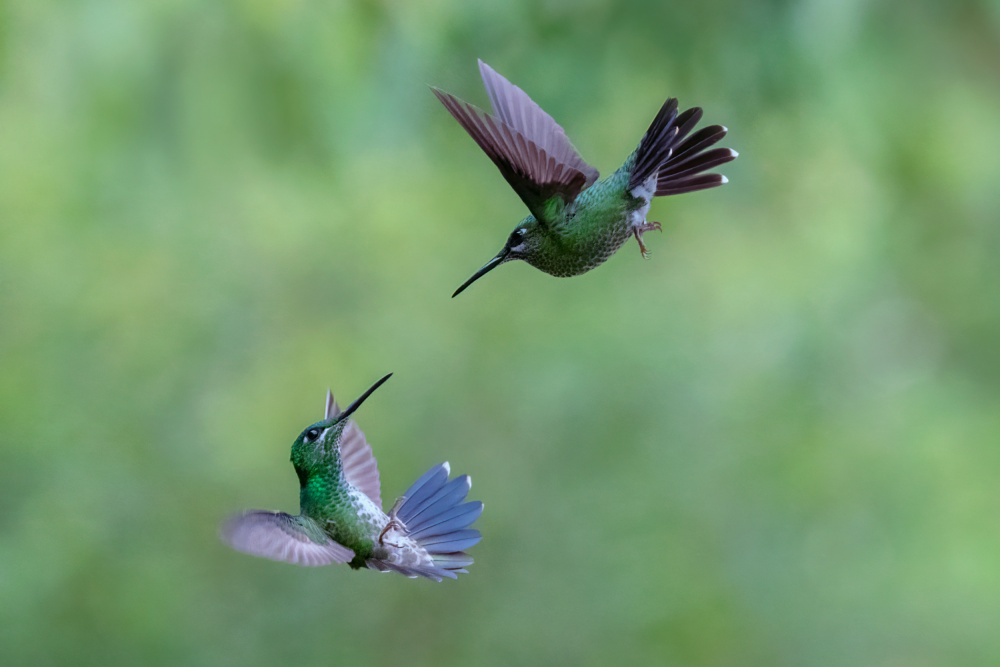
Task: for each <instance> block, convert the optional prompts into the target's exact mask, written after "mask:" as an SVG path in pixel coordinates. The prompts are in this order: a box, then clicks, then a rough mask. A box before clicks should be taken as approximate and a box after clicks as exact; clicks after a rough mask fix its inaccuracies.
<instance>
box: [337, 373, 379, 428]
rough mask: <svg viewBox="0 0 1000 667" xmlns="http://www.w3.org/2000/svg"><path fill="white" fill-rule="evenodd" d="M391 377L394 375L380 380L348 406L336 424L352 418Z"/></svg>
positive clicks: (338, 416)
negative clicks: (366, 400) (367, 399)
mask: <svg viewBox="0 0 1000 667" xmlns="http://www.w3.org/2000/svg"><path fill="white" fill-rule="evenodd" d="M391 377H392V373H389V374H388V375H386V376H385V377H384V378H382V379H381V380H379V381H378V382H376V383H375V384H373V385H372V386H371V389H369V390H368V391H366V392H365V393H363V394H361V396H360V397H359V398H358V399H357V400H356V401H354V402H353V403H351V404H350V405H349V406H347V409H346V410H344V411H343V412H341V413H340V414H339V415H337V417H336V418H335V420H334V423H336V422H339V421H343V420H345V419H347V418H348V417H350V416H351V413H352V412H354V411H355V410H357V409H358V408H359V407H361V404H362V403H364V402H365V399H366V398H368V397H369V396H371V395H372V392H374V391H375V390H376V389H378V388H379V387H381V386H382V383H383V382H385V381H386V380H388V379H389V378H391Z"/></svg>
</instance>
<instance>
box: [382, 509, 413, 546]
mask: <svg viewBox="0 0 1000 667" xmlns="http://www.w3.org/2000/svg"><path fill="white" fill-rule="evenodd" d="M393 529H395V530H396V531H398V532H401V533H405V532H406V525H405V524H404V523H403V522H402V521H400V520H399V519H397V518H396V517H395V516H390V518H389V522H388V523H387V524H385V528H383V529H382V532H381V533H379V534H378V543H379V546H383V547H384V546H390V547H393V548H395V549H402V548H403V545H402V544H395V543H393V542H389V541H388V540H386V539H385V535H386V533H388V532H389V531H390V530H393Z"/></svg>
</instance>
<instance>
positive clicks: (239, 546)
mask: <svg viewBox="0 0 1000 667" xmlns="http://www.w3.org/2000/svg"><path fill="white" fill-rule="evenodd" d="M221 536H222V540H223V541H224V542H226V544H228V545H229V546H231V547H232V548H234V549H236V550H237V551H242V552H243V553H247V554H251V555H253V556H261V557H263V558H270V559H271V560H280V561H285V562H286V563H293V564H295V565H307V566H317V565H330V564H331V563H346V562H348V561H350V560H351V559H353V558H354V551H352V550H351V549H348V548H347V547H345V546H344V545H342V544H339V543H337V542H334V541H333V540H332V539H330V538H329V536H327V535H326V533H324V532H323V530H322V529H321V528H320V527H319V526H318V525H317V524H316V522H315V521H313V520H312V519H309V518H307V517H302V516H292V515H291V514H285V513H284V512H266V511H264V510H252V511H250V512H244V513H243V514H240V515H238V516H234V517H233V518H231V519H230V520H229V521H227V522H226V523H225V524H224V525H223V526H222V532H221Z"/></svg>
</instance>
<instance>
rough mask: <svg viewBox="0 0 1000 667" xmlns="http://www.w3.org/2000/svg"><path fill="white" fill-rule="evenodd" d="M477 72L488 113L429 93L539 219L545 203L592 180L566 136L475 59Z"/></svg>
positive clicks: (569, 195)
mask: <svg viewBox="0 0 1000 667" xmlns="http://www.w3.org/2000/svg"><path fill="white" fill-rule="evenodd" d="M479 68H480V73H481V74H482V76H483V83H484V85H485V86H486V90H487V92H488V93H489V96H490V100H491V102H492V104H493V107H494V115H490V114H488V113H486V112H485V111H483V110H482V109H480V108H478V107H476V106H475V105H472V104H469V103H467V102H463V101H462V100H460V99H458V98H457V97H455V96H454V95H451V94H449V93H446V92H444V91H442V90H438V89H437V88H434V89H432V90H433V91H434V94H435V95H436V96H437V98H438V99H439V100H441V103H442V104H444V106H445V108H446V109H448V111H449V112H450V113H451V115H452V116H454V117H455V120H457V121H458V122H459V124H460V125H461V126H462V127H463V128H465V131H466V132H468V133H469V136H471V137H472V138H473V139H474V140H475V142H476V143H477V144H479V147H480V148H481V149H483V152H485V153H486V155H487V156H489V158H490V159H491V160H493V162H494V164H496V165H497V167H498V168H499V169H500V173H501V174H502V175H503V177H504V178H505V179H506V180H507V182H508V183H509V184H510V186H511V187H512V188H514V191H515V192H516V193H517V194H518V196H519V197H520V198H521V200H522V201H524V203H525V204H526V205H527V207H528V209H529V210H530V211H531V212H532V213H533V214H534V216H535V217H536V218H537V219H538V220H539V221H540V222H545V218H544V211H545V206H544V205H545V202H547V201H548V200H549V199H551V198H552V197H559V198H561V199H562V200H563V201H565V202H567V203H568V202H572V201H573V200H574V199H576V196H577V195H578V194H580V192H581V191H582V190H583V189H584V188H586V187H588V186H590V185H591V184H592V183H593V182H594V181H596V180H597V177H598V172H597V170H596V169H594V168H593V167H591V166H590V165H588V164H587V163H586V162H584V161H583V158H581V157H580V155H579V154H578V153H577V152H576V149H575V148H573V145H572V144H571V143H570V142H569V139H568V138H567V137H566V133H565V132H564V131H563V129H562V128H561V127H560V126H559V124H558V123H556V122H555V121H554V120H553V119H552V117H551V116H549V115H548V114H547V113H545V112H544V111H543V110H542V109H541V107H539V106H538V105H537V104H535V103H534V102H533V101H532V100H531V98H530V97H528V95H527V94H526V93H525V92H524V91H523V90H521V89H520V88H518V87H517V86H515V85H514V84H512V83H511V82H509V81H507V79H505V78H503V77H502V76H500V75H499V74H497V73H496V72H495V71H493V70H492V69H491V68H490V67H489V65H487V64H486V63H484V62H482V61H480V62H479Z"/></svg>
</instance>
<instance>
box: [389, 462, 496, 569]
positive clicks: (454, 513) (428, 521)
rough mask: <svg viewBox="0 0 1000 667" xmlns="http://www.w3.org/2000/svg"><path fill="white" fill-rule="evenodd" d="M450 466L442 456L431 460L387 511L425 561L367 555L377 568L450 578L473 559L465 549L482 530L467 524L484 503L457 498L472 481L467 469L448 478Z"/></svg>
mask: <svg viewBox="0 0 1000 667" xmlns="http://www.w3.org/2000/svg"><path fill="white" fill-rule="evenodd" d="M450 472H451V468H450V466H449V465H448V463H447V462H445V463H442V464H440V465H436V466H434V467H433V468H431V469H430V470H428V471H427V472H426V473H424V474H423V475H422V476H421V477H420V479H418V480H417V481H416V482H414V483H413V485H412V486H411V487H410V488H409V489H407V491H406V493H405V494H404V496H403V497H402V499H401V500H400V502H399V503H398V504H397V506H396V507H394V508H393V511H392V513H391V514H390V516H391V517H392V518H393V519H396V520H398V521H399V522H401V523H402V524H403V527H404V529H405V533H406V534H407V536H409V537H410V538H411V539H413V540H415V541H416V543H417V544H418V545H420V546H421V547H422V548H423V549H424V550H425V551H426V552H427V556H428V557H429V559H430V561H429V562H427V561H425V562H423V563H420V564H419V565H413V564H406V565H405V566H403V565H397V564H394V563H389V562H387V561H369V565H371V566H372V567H374V568H376V569H379V570H395V571H397V572H400V573H401V574H405V575H406V576H411V577H412V576H414V575H420V576H423V577H428V578H430V579H435V580H437V581H440V580H441V578H442V577H449V578H451V579H455V578H456V577H457V574H458V573H459V572H467V570H466V569H465V568H466V567H468V566H469V565H472V562H473V561H472V557H471V556H469V555H468V554H467V553H465V550H466V549H468V548H469V547H471V546H473V545H474V544H476V543H477V542H479V540H481V539H482V536H481V535H480V534H479V531H478V530H476V529H475V528H469V526H471V525H472V523H473V522H475V520H476V519H478V518H479V515H480V514H482V513H483V503H482V502H480V501H478V500H476V501H472V502H467V503H465V502H462V501H463V500H465V497H466V496H467V495H468V493H469V489H470V488H471V487H472V481H471V480H470V479H469V476H468V475H461V476H459V477H456V478H455V479H453V480H451V481H450V482H449V481H448V475H449V473H450Z"/></svg>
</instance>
